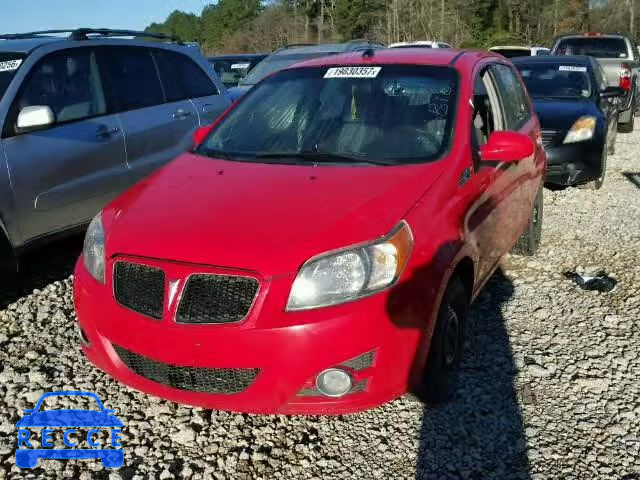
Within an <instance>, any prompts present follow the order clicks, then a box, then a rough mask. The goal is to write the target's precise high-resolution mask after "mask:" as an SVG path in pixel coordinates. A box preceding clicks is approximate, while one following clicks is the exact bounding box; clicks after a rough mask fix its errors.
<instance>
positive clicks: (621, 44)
mask: <svg viewBox="0 0 640 480" xmlns="http://www.w3.org/2000/svg"><path fill="white" fill-rule="evenodd" d="M628 53H629V52H627V44H626V42H625V41H624V39H623V38H614V37H584V38H565V39H563V40H560V42H558V45H557V47H556V49H555V54H556V55H589V56H591V57H596V58H627V57H628V56H629V55H628Z"/></svg>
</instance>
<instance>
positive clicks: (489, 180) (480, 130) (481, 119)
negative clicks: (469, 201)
mask: <svg viewBox="0 0 640 480" xmlns="http://www.w3.org/2000/svg"><path fill="white" fill-rule="evenodd" d="M471 100H472V103H473V112H472V118H471V141H470V145H471V150H472V151H471V155H472V159H473V164H474V168H473V172H470V177H471V181H472V184H473V185H474V186H475V188H476V190H477V200H476V202H474V204H473V205H472V206H471V208H470V210H469V213H468V215H467V221H466V229H467V231H468V235H469V237H470V239H471V242H472V243H473V244H474V247H475V248H476V249H477V251H478V253H479V258H478V272H477V277H478V281H479V283H482V282H483V281H484V280H485V278H486V277H487V275H488V274H490V273H491V272H492V271H493V269H494V267H495V265H496V263H497V262H498V261H499V260H500V258H501V256H502V250H503V248H504V247H503V246H502V244H504V243H506V242H504V240H503V241H500V240H501V237H500V236H501V234H502V229H503V226H502V224H503V223H504V221H505V220H504V216H505V214H504V208H505V207H504V202H503V200H502V195H503V193H502V192H503V190H504V189H505V188H506V184H507V183H508V181H507V175H506V174H505V168H504V167H503V166H501V165H495V164H492V163H484V162H482V161H481V158H480V147H481V146H482V145H484V144H486V143H487V141H488V140H489V137H490V136H491V134H492V133H493V132H495V131H499V130H504V129H505V125H506V120H505V118H504V114H503V111H502V106H501V104H500V101H499V97H498V93H497V86H496V84H495V81H494V79H493V74H492V72H491V69H490V65H489V64H481V65H480V66H479V67H478V68H477V69H476V70H475V72H474V87H473V98H472V99H471ZM465 181H466V180H465Z"/></svg>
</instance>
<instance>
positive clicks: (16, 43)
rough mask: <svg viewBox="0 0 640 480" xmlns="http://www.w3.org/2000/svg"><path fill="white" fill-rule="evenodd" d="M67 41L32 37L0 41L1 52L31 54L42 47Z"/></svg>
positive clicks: (61, 38)
mask: <svg viewBox="0 0 640 480" xmlns="http://www.w3.org/2000/svg"><path fill="white" fill-rule="evenodd" d="M64 40H66V39H65V38H63V37H42V36H39V37H31V38H19V39H11V40H0V52H20V53H29V52H30V51H31V50H33V49H34V48H37V47H39V46H40V45H45V44H47V43H52V42H60V41H64Z"/></svg>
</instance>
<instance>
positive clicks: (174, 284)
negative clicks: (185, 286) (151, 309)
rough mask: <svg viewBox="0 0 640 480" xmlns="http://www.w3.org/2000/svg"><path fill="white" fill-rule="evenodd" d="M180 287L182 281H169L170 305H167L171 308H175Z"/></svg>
mask: <svg viewBox="0 0 640 480" xmlns="http://www.w3.org/2000/svg"><path fill="white" fill-rule="evenodd" d="M179 286H180V279H176V280H169V303H168V304H167V305H168V307H169V308H171V307H172V306H173V300H174V299H175V298H176V293H178V287H179Z"/></svg>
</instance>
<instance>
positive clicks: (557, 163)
mask: <svg viewBox="0 0 640 480" xmlns="http://www.w3.org/2000/svg"><path fill="white" fill-rule="evenodd" d="M604 143H605V142H604V139H603V138H595V139H593V140H590V141H587V142H577V143H570V144H560V145H555V146H548V147H545V152H546V153H547V174H546V178H545V183H551V184H556V185H575V184H578V183H584V182H588V181H590V180H595V179H597V178H598V177H599V176H600V169H601V165H602V154H603V149H604V148H605V145H604Z"/></svg>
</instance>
